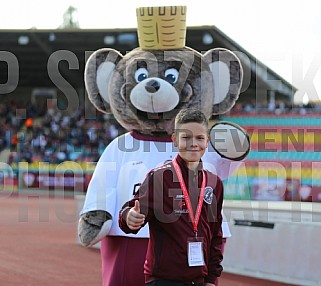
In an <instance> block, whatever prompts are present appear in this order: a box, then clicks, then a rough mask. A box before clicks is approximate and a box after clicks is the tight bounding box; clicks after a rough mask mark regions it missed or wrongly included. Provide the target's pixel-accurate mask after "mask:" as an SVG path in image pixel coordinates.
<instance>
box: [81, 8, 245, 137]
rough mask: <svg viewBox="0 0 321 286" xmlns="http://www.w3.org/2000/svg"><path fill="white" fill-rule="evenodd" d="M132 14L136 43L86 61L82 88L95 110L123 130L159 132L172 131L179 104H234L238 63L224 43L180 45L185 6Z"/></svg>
mask: <svg viewBox="0 0 321 286" xmlns="http://www.w3.org/2000/svg"><path fill="white" fill-rule="evenodd" d="M137 19H138V39H139V47H138V48H136V49H134V50H132V51H130V52H128V53H126V55H122V54H120V53H119V52H118V51H116V50H114V49H109V48H103V49H100V50H97V51H96V52H94V53H93V54H92V55H91V56H90V58H89V59H88V61H87V63H86V68H85V85H86V89H87V92H88V96H89V99H90V101H91V102H92V103H93V104H94V106H95V107H96V108H97V109H98V110H100V111H102V112H104V113H112V114H113V115H114V117H115V118H116V120H117V121H118V122H119V123H120V124H121V125H122V126H123V127H124V128H125V129H127V130H128V131H137V132H139V133H142V134H148V135H155V136H162V135H169V134H171V133H172V131H173V128H174V118H175V115H176V114H177V113H178V111H179V110H180V109H182V108H189V107H194V108H199V109H200V110H202V111H203V113H204V114H205V115H206V116H207V117H208V118H210V117H211V116H212V115H215V114H223V113H225V112H227V111H229V110H230V109H231V108H232V107H233V105H234V104H235V101H236V100H237V99H238V95H239V92H240V88H241V84H242V78H243V71H242V67H241V63H240V61H239V59H238V58H237V57H236V56H235V54H234V53H232V52H231V51H229V50H226V49H220V48H218V49H211V50H208V51H207V52H205V53H199V52H197V51H195V50H194V49H192V48H189V47H186V46H185V35H186V7H185V6H170V7H143V8H138V9H137Z"/></svg>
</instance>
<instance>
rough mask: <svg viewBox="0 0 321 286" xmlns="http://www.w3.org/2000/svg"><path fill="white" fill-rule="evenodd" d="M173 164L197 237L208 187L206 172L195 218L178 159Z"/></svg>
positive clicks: (203, 173)
mask: <svg viewBox="0 0 321 286" xmlns="http://www.w3.org/2000/svg"><path fill="white" fill-rule="evenodd" d="M172 162H173V166H174V169H175V172H176V175H177V177H178V181H179V184H180V185H181V188H182V191H183V195H184V198H185V202H186V206H187V209H188V214H189V217H190V219H191V221H192V224H193V229H194V232H195V236H197V225H198V221H199V218H200V215H201V210H202V205H203V199H204V193H205V191H204V190H205V185H206V183H205V181H206V177H205V172H204V170H202V176H203V180H202V186H201V193H200V198H199V201H198V204H197V209H196V213H195V216H194V214H193V207H192V203H191V200H190V197H189V195H188V191H187V188H186V185H185V182H184V180H183V176H182V172H181V170H180V168H179V166H178V163H177V159H176V158H174V160H173V161H172Z"/></svg>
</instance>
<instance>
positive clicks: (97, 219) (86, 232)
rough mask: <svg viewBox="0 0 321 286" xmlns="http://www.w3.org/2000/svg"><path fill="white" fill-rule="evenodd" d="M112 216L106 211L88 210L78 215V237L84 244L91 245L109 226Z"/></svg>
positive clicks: (106, 231)
mask: <svg viewBox="0 0 321 286" xmlns="http://www.w3.org/2000/svg"><path fill="white" fill-rule="evenodd" d="M111 218H112V216H111V215H110V214H109V213H108V212H106V211H101V210H97V211H90V212H88V213H84V214H82V215H81V216H80V219H79V223H78V237H79V240H80V243H81V244H82V245H84V246H93V245H94V244H96V243H97V242H98V241H100V240H101V239H102V238H103V237H104V236H105V235H106V234H107V233H108V232H109V229H110V227H111V224H112V221H111Z"/></svg>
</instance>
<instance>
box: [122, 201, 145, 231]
mask: <svg viewBox="0 0 321 286" xmlns="http://www.w3.org/2000/svg"><path fill="white" fill-rule="evenodd" d="M144 221H145V216H144V215H143V214H141V213H140V204H139V201H138V200H136V201H135V205H134V206H133V207H132V208H131V209H130V210H129V212H128V214H127V218H126V223H127V225H128V227H129V228H130V229H131V230H138V229H139V228H140V227H141V226H142V225H143V224H144Z"/></svg>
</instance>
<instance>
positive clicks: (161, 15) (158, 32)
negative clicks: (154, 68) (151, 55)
mask: <svg viewBox="0 0 321 286" xmlns="http://www.w3.org/2000/svg"><path fill="white" fill-rule="evenodd" d="M136 15H137V23H138V29H137V34H138V42H139V46H140V47H141V48H142V49H144V50H173V49H179V48H183V47H184V46H185V38H186V6H164V7H140V8H137V9H136Z"/></svg>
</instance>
